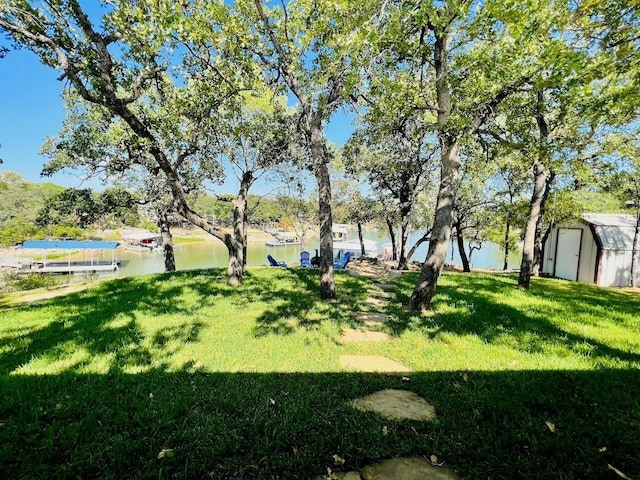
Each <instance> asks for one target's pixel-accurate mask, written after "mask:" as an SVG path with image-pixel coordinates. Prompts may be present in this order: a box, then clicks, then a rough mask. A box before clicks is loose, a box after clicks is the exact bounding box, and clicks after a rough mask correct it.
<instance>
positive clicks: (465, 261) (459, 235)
mask: <svg viewBox="0 0 640 480" xmlns="http://www.w3.org/2000/svg"><path fill="white" fill-rule="evenodd" d="M454 226H455V229H456V241H457V243H458V254H459V255H460V260H461V261H462V271H463V272H466V273H469V272H471V265H470V264H469V257H467V251H466V249H465V247H464V235H463V232H462V226H461V225H460V222H459V221H457V220H456V221H455V222H454Z"/></svg>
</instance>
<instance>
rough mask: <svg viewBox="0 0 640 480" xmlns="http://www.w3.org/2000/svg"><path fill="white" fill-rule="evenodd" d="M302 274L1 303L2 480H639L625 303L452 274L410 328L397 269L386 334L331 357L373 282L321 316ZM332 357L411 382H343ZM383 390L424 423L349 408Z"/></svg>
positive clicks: (637, 404)
mask: <svg viewBox="0 0 640 480" xmlns="http://www.w3.org/2000/svg"><path fill="white" fill-rule="evenodd" d="M316 275H317V273H315V272H312V271H304V270H282V269H254V270H250V271H249V273H248V274H247V278H246V281H245V284H244V285H243V286H242V287H241V288H240V289H236V290H234V289H231V288H229V287H227V286H226V285H225V283H224V276H223V272H221V271H207V272H186V273H185V272H180V273H176V274H172V275H161V276H150V277H138V278H127V279H121V280H116V281H113V282H107V283H104V284H101V285H98V286H96V287H94V288H92V289H89V290H86V291H82V292H77V293H72V294H70V295H67V296H64V297H60V298H54V299H50V300H46V301H43V302H41V303H36V304H31V305H23V306H11V305H10V304H8V303H5V305H4V307H2V300H1V299H0V308H1V309H0V392H1V395H0V472H4V473H6V474H7V475H8V478H54V477H55V478H65V477H67V478H71V477H82V478H87V477H91V476H98V477H104V478H125V477H127V478H135V477H140V478H151V477H153V478H174V477H176V478H203V477H206V476H208V475H212V476H214V477H216V478H307V477H310V476H313V475H317V474H321V473H323V472H325V471H326V467H328V466H330V467H332V468H335V469H338V470H339V469H342V468H358V467H361V466H363V465H364V464H366V463H367V462H369V461H374V460H379V459H384V458H388V457H393V456H397V455H426V456H429V455H432V454H435V455H437V456H438V457H439V458H440V459H441V460H444V461H446V462H447V464H450V465H453V466H454V467H455V468H456V469H457V470H458V472H459V473H460V474H461V475H462V476H463V477H464V478H505V479H507V478H567V479H569V478H612V477H611V476H612V475H614V474H613V473H612V472H611V470H609V469H608V467H607V465H608V464H611V465H613V466H615V467H616V468H618V469H620V470H621V471H623V472H625V473H626V474H627V475H629V476H631V477H632V478H635V477H638V476H640V457H639V455H638V447H637V446H638V445H640V400H639V397H638V395H637V392H638V391H639V390H640V374H639V371H638V366H639V365H640V335H638V333H639V330H640V298H639V297H638V295H637V294H636V295H633V294H631V293H624V292H619V291H613V290H603V289H596V288H593V287H591V286H587V285H581V284H575V283H568V282H561V281H553V280H538V281H536V282H534V285H533V288H532V290H531V291H530V292H522V291H519V290H517V289H516V288H515V279H513V278H511V277H502V276H483V275H471V276H470V275H461V274H449V275H446V276H444V277H443V279H442V282H441V285H440V287H439V291H438V296H437V301H436V304H435V307H436V308H435V310H436V311H435V313H432V314H430V315H425V316H423V317H419V316H414V315H411V314H409V313H407V312H406V311H405V310H404V309H403V308H402V303H403V302H406V300H407V295H408V294H409V293H410V291H411V287H412V285H413V283H414V282H415V276H413V275H407V276H403V277H400V278H399V279H398V280H397V284H398V288H397V298H396V299H395V300H392V301H390V303H389V305H388V307H386V311H387V313H389V314H390V315H391V319H392V321H391V322H390V324H389V325H388V326H387V327H386V328H385V330H386V331H388V332H389V333H393V334H394V335H396V336H397V337H398V339H397V340H396V341H394V342H390V343H375V344H357V345H355V344H350V345H340V342H339V336H340V329H341V328H342V327H345V326H354V325H355V323H354V320H353V318H352V316H351V315H350V314H349V311H350V310H358V309H365V308H364V307H362V301H363V300H364V299H365V298H366V296H367V293H366V291H367V287H368V286H369V284H370V282H369V280H367V279H363V278H359V277H352V276H349V275H346V274H345V275H339V276H338V292H339V296H340V298H339V300H338V301H337V302H335V303H331V304H322V303H320V302H317V301H316V298H317V291H318V285H317V283H318V282H317V278H316ZM341 354H372V355H373V354H375V355H385V356H387V357H389V358H392V359H394V360H397V361H400V362H402V363H404V364H405V365H408V366H410V367H411V368H413V369H414V370H415V371H416V373H413V374H411V375H410V377H411V382H410V383H405V382H403V381H402V378H401V377H399V376H394V375H373V374H359V373H345V372H341V371H340V367H339V356H340V355H341ZM390 387H394V388H409V389H411V390H413V391H415V392H417V393H419V394H420V395H422V396H424V397H425V398H427V399H428V400H429V401H430V402H431V403H433V404H434V406H435V407H436V412H437V414H438V416H439V422H438V423H437V424H435V425H429V424H420V423H416V422H389V421H384V420H381V419H379V418H377V417H376V416H375V415H372V414H364V413H361V412H356V411H354V410H352V409H351V408H350V407H349V406H348V405H347V404H346V403H347V402H348V400H350V399H352V398H355V397H357V396H361V395H365V394H368V393H371V392H373V391H375V390H377V389H380V388H390ZM271 400H273V401H271ZM274 402H275V403H274ZM550 425H551V427H550ZM385 426H386V427H387V429H386V430H384V429H383V427H385ZM552 430H553V431H552ZM385 432H386V433H385ZM163 449H172V450H173V451H172V454H170V455H167V456H165V457H163V458H160V459H158V458H157V457H158V453H159V452H160V451H162V450H163ZM334 454H338V455H340V456H341V457H343V458H345V460H346V464H345V465H344V466H343V467H336V466H335V465H333V459H332V456H333V455H334ZM5 476H6V475H5Z"/></svg>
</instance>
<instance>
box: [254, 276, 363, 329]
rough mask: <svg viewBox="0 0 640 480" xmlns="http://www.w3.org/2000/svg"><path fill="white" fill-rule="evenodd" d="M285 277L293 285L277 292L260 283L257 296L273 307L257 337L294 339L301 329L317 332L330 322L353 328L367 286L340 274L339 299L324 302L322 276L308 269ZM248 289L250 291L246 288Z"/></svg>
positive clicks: (260, 324)
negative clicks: (286, 336)
mask: <svg viewBox="0 0 640 480" xmlns="http://www.w3.org/2000/svg"><path fill="white" fill-rule="evenodd" d="M248 275H249V276H250V274H248ZM281 275H282V276H287V277H289V278H291V281H292V282H293V285H289V286H286V285H285V286H284V287H283V288H280V289H275V288H273V286H271V285H268V284H266V285H264V284H262V282H260V281H258V284H257V285H256V286H255V287H251V288H255V290H254V294H255V295H256V296H257V298H259V299H261V300H262V301H265V302H267V303H268V304H269V308H268V309H267V310H266V311H265V312H264V313H263V314H262V315H260V316H259V317H258V319H257V321H256V327H255V335H256V336H258V337H260V336H265V335H271V334H275V335H290V334H293V333H295V332H297V331H299V330H300V329H304V330H317V329H318V328H319V327H320V325H321V324H322V323H323V322H325V321H326V320H331V321H332V322H334V323H336V324H340V325H353V324H354V319H353V316H352V315H351V313H350V312H351V311H352V310H354V309H356V306H357V304H358V303H359V302H361V301H362V299H364V298H366V292H367V288H366V287H367V283H366V282H365V281H363V280H361V279H358V278H356V277H353V276H351V275H349V274H348V273H347V272H336V275H335V280H336V284H337V285H336V290H337V295H338V296H337V298H336V299H335V300H332V301H328V302H323V301H320V299H319V295H320V282H319V277H318V272H317V271H316V270H308V269H289V270H287V271H282V273H281ZM245 288H246V287H245Z"/></svg>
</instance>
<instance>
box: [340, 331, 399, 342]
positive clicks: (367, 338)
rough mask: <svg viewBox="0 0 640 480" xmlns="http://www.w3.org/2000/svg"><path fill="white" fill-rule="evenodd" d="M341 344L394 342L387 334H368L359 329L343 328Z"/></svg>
mask: <svg viewBox="0 0 640 480" xmlns="http://www.w3.org/2000/svg"><path fill="white" fill-rule="evenodd" d="M340 340H341V341H342V343H364V342H390V341H392V340H395V338H394V337H392V336H391V335H389V334H388V333H383V332H370V331H368V330H360V329H359V328H343V329H342V336H341V337H340Z"/></svg>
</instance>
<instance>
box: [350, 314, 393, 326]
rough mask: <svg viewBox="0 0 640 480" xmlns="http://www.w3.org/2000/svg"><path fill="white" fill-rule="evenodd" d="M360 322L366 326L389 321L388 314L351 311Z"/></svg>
mask: <svg viewBox="0 0 640 480" xmlns="http://www.w3.org/2000/svg"><path fill="white" fill-rule="evenodd" d="M351 313H353V315H354V316H355V317H356V320H358V321H359V322H360V323H364V324H365V325H368V326H379V325H382V324H384V323H387V322H388V321H389V315H387V314H386V313H378V312H351Z"/></svg>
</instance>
